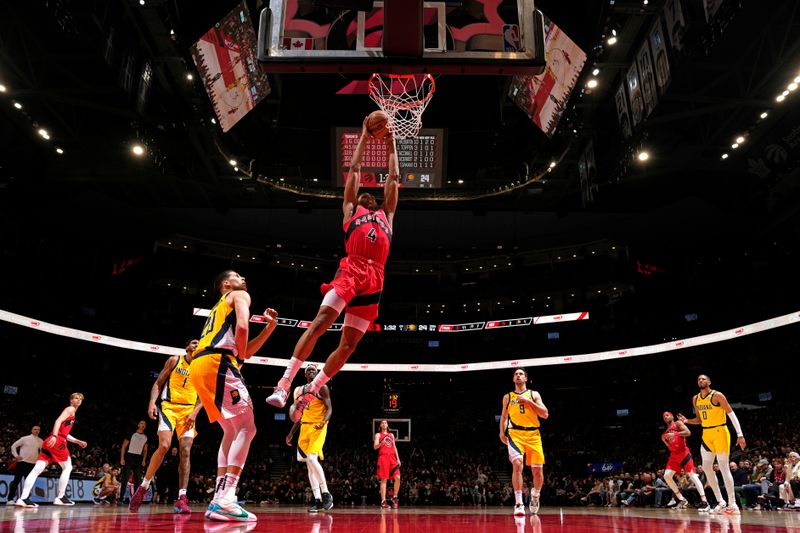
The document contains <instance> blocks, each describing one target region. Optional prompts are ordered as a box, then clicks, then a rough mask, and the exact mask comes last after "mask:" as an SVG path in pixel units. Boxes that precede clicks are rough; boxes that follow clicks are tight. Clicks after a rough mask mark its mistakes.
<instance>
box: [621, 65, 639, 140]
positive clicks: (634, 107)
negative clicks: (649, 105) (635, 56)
mask: <svg viewBox="0 0 800 533" xmlns="http://www.w3.org/2000/svg"><path fill="white" fill-rule="evenodd" d="M625 84H626V85H627V86H628V99H629V100H630V102H631V126H632V127H634V128H635V127H636V126H638V125H639V123H640V122H641V121H642V119H643V118H644V99H643V98H642V86H641V83H640V82H639V73H638V69H637V68H636V61H634V62H633V64H632V65H631V68H629V69H628V73H627V74H626V75H625Z"/></svg>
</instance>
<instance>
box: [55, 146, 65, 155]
mask: <svg viewBox="0 0 800 533" xmlns="http://www.w3.org/2000/svg"><path fill="white" fill-rule="evenodd" d="M56 153H57V154H58V155H61V154H63V153H64V150H62V149H61V148H56Z"/></svg>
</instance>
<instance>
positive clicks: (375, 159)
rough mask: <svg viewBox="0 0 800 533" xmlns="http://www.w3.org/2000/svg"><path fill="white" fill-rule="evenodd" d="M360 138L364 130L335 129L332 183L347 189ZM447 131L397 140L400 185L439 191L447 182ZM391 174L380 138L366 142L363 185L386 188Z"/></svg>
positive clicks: (425, 132) (427, 130) (428, 131)
mask: <svg viewBox="0 0 800 533" xmlns="http://www.w3.org/2000/svg"><path fill="white" fill-rule="evenodd" d="M360 137H361V128H335V130H334V139H333V144H334V146H333V158H334V159H333V172H334V176H333V181H334V184H335V185H337V186H339V187H344V182H345V180H346V179H347V172H348V170H349V169H350V160H351V159H352V158H353V152H354V151H355V149H356V145H357V144H358V139H359V138H360ZM444 151H445V130H443V129H434V128H423V129H422V130H420V133H419V135H418V136H417V137H414V138H412V139H398V140H397V158H398V163H399V164H400V179H399V181H400V186H401V187H408V188H414V189H438V188H441V187H442V183H444V171H445V164H444ZM388 174H389V149H388V146H387V145H386V143H384V142H383V141H380V140H377V139H370V140H369V141H368V142H367V149H366V151H365V152H364V159H363V160H362V162H361V186H362V187H383V184H384V183H386V177H387V176H388Z"/></svg>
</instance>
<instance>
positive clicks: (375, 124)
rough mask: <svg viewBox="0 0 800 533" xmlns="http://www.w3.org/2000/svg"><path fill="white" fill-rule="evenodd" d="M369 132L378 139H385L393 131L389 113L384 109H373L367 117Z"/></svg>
mask: <svg viewBox="0 0 800 533" xmlns="http://www.w3.org/2000/svg"><path fill="white" fill-rule="evenodd" d="M367 133H369V134H370V135H372V136H373V137H375V138H376V139H383V138H384V137H386V136H387V135H389V133H391V129H390V125H389V115H387V114H386V112H384V111H373V112H372V113H370V114H369V116H368V117H367Z"/></svg>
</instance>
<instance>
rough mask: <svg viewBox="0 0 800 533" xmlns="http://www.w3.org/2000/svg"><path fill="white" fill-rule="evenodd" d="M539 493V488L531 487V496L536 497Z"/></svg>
mask: <svg viewBox="0 0 800 533" xmlns="http://www.w3.org/2000/svg"><path fill="white" fill-rule="evenodd" d="M539 494H541V491H540V490H539V489H537V488H535V487H534V488H532V489H531V498H538V497H539Z"/></svg>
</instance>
